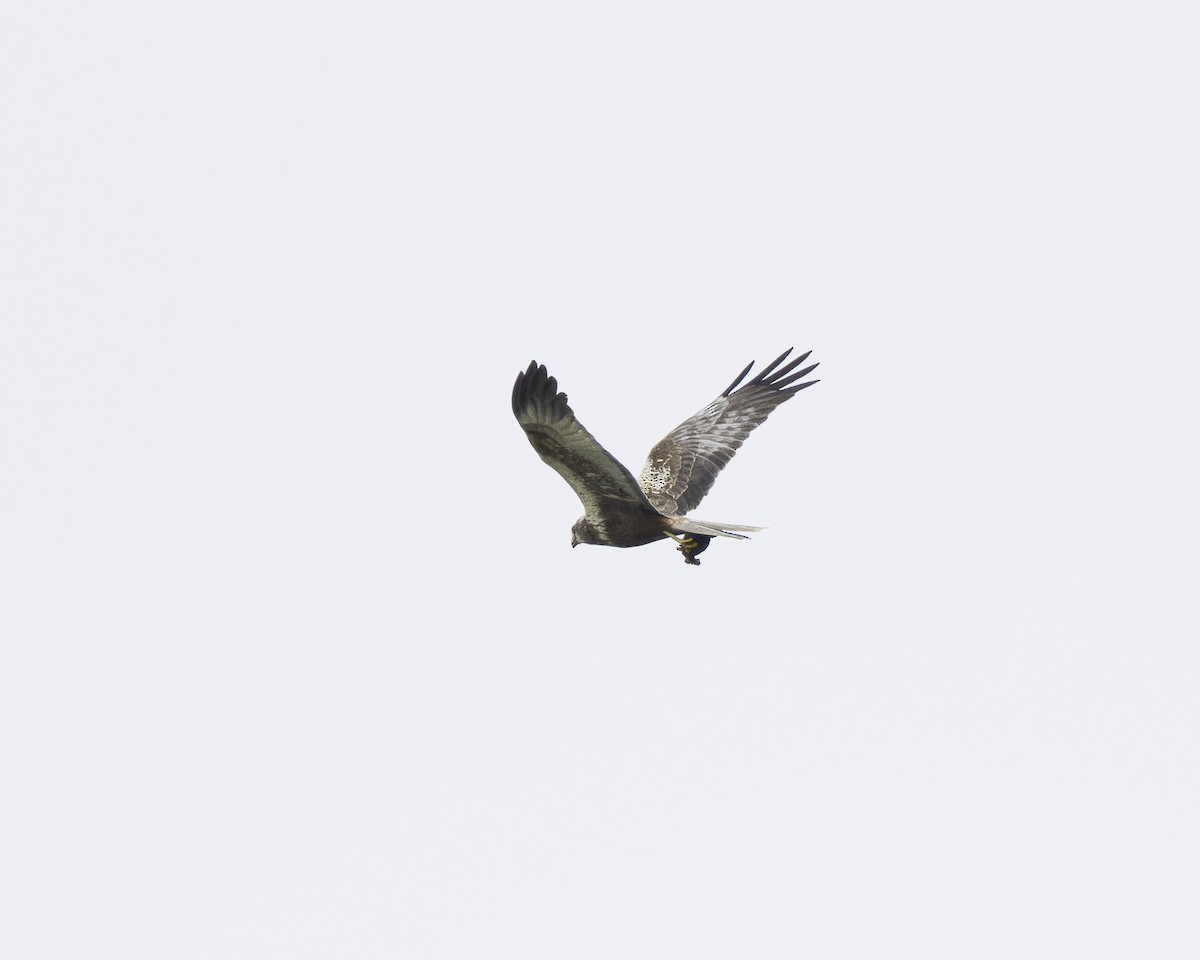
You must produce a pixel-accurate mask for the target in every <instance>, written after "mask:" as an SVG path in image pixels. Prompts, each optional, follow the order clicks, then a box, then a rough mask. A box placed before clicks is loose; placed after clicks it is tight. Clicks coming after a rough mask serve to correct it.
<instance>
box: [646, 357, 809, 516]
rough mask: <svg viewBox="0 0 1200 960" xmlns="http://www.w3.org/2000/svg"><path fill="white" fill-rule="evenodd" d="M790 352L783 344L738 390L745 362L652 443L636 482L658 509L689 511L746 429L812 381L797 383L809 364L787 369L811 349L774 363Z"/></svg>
mask: <svg viewBox="0 0 1200 960" xmlns="http://www.w3.org/2000/svg"><path fill="white" fill-rule="evenodd" d="M791 352H792V351H791V348H790V347H789V348H788V349H787V350H786V351H784V353H783V354H782V355H780V356H779V357H777V358H776V359H775V360H774V361H772V362H771V363H770V364H768V365H767V367H766V369H764V370H763V371H762V372H761V373H760V374H759V375H758V376H757V377H755V378H754V379H753V380H751V381H750V382H749V383H747V384H746V385H745V386H744V387H742V388H741V389H740V390H738V389H736V388H737V386H738V384H739V383H741V382H742V380H744V379H745V377H746V374H747V373H749V372H750V368H751V367H753V366H754V363H753V362H751V363H749V364H748V365H747V366H746V369H745V370H743V371H742V372H741V373H740V374H738V376H737V379H736V380H734V381H733V383H731V384H730V385H729V386H728V387H727V388H726V389H725V392H724V393H722V394H721V395H720V396H719V397H717V399H716V400H714V401H713V402H712V403H710V404H709V405H708V406H707V407H705V408H704V409H703V410H701V411H700V412H699V413H697V414H696V415H695V416H694V417H690V418H688V419H687V420H685V421H684V422H683V423H681V424H680V425H679V426H677V427H676V428H675V429H674V430H672V431H671V432H670V433H668V434H667V435H666V436H665V437H663V438H662V440H660V441H659V442H658V443H657V444H655V446H654V449H653V450H651V451H650V456H649V457H648V458H647V459H646V465H645V466H644V467H642V474H641V477H640V479H639V482H640V483H641V486H642V489H643V490H645V491H646V496H647V497H649V499H650V502H651V503H652V504H654V506H655V507H656V508H657V509H658V511H659V512H660V513H665V514H668V515H670V516H683V515H684V514H686V513H688V511H690V510H693V509H694V508H695V507H696V505H697V504H698V503H699V502H700V501H701V500H703V499H704V495H705V494H706V493H708V491H709V490H711V489H712V485H713V483H714V482H715V481H716V479H717V474H718V473H720V472H721V468H722V467H724V466H725V464H727V463H728V462H729V461H730V460H732V459H733V455H734V454H735V453H736V452H737V450H738V447H740V446H741V445H742V443H743V442H744V441H745V439H746V437H748V436H749V435H750V431H751V430H753V429H754V428H755V427H757V426H758V425H759V424H760V423H762V422H763V421H764V420H766V419H767V416H768V415H769V414H770V413H771V411H772V410H774V409H775V408H776V407H777V406H779V405H780V404H781V403H783V402H784V401H785V400H789V399H791V398H792V397H793V396H795V395H796V394H797V393H798V392H799V391H801V390H803V389H804V388H805V387H811V386H812V385H813V384H814V383H817V382H818V381H816V380H809V381H806V382H804V383H799V382H797V381H800V380H803V379H804V377H806V376H808V375H809V374H810V373H812V371H813V370H815V369H816V367H817V364H815V363H814V364H812V366H808V367H805V368H804V369H803V370H797V371H796V372H795V373H793V372H792V371H793V370H795V369H796V367H798V366H800V364H802V363H803V362H804V361H805V360H807V359H808V356H809V353H812V351H811V350H810V351H809V352H808V353H806V354H804V355H803V356H800V357H797V358H796V359H795V360H793V361H791V362H790V363H788V364H787V365H786V366H783V367H779V365H780V364H781V363H783V361H784V360H786V359H787V356H788V354H789V353H791ZM776 367H779V369H776Z"/></svg>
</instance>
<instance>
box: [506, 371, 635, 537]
mask: <svg viewBox="0 0 1200 960" xmlns="http://www.w3.org/2000/svg"><path fill="white" fill-rule="evenodd" d="M512 406H513V414H514V415H515V416H516V418H517V422H518V423H519V424H520V425H521V429H522V430H524V431H525V435H526V436H527V437H528V438H529V442H530V443H531V444H532V445H533V449H534V450H536V451H537V454H538V456H539V457H541V458H542V459H543V460H545V461H546V463H548V464H550V466H552V467H553V468H554V469H555V470H557V471H558V473H559V474H560V475H561V476H562V478H563V479H564V480H566V481H567V483H569V484H570V485H571V489H572V490H574V491H575V493H576V495H577V496H578V497H579V499H580V501H581V502H582V503H583V510H584V515H585V516H586V517H588V519H590V520H597V519H599V518H600V517H602V516H603V515H604V514H605V513H607V512H609V511H611V510H613V509H618V510H624V511H634V512H637V513H643V512H645V513H653V512H654V508H653V506H651V504H650V501H649V500H647V499H646V495H645V494H644V493H643V492H642V488H641V487H639V486H638V484H637V481H636V480H634V478H633V474H632V473H630V472H629V471H628V470H627V469H626V468H625V467H624V466H622V465H621V463H620V461H618V460H617V459H616V458H615V457H614V456H613V455H612V454H611V453H609V452H608V451H607V450H605V449H604V448H603V447H602V446H600V444H599V443H597V442H596V438H595V437H593V436H592V435H591V434H590V433H588V432H587V430H586V429H584V427H583V424H581V423H580V422H579V421H578V420H576V419H575V414H574V412H572V410H571V408H570V407H569V406H567V395H566V394H565V393H559V392H558V382H557V381H556V380H555V379H554V377H551V376H549V375H548V374H547V373H546V368H545V367H544V366H539V365H538V363H537V362H536V361H534V362H532V363H530V364H529V369H528V370H525V371H524V372H522V373H519V374H517V381H516V383H514V384H513V395H512Z"/></svg>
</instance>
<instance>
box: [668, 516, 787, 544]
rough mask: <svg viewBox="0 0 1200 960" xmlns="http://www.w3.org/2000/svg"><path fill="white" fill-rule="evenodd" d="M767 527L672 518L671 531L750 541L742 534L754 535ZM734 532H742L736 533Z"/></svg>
mask: <svg viewBox="0 0 1200 960" xmlns="http://www.w3.org/2000/svg"><path fill="white" fill-rule="evenodd" d="M763 529H766V528H765V527H748V526H746V525H745V524H741V523H709V522H706V521H704V520H693V519H691V518H690V517H672V518H671V530H672V532H674V533H698V534H700V535H702V536H706V537H733V538H734V539H735V540H748V539H750V538H749V537H745V536H743V535H742V533H743V532H744V533H753V532H755V531H756V530H763ZM734 531H741V532H737V533H735V532H734Z"/></svg>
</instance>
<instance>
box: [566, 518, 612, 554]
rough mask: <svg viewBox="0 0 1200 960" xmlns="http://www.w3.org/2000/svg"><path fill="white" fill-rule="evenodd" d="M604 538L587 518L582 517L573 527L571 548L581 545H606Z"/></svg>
mask: <svg viewBox="0 0 1200 960" xmlns="http://www.w3.org/2000/svg"><path fill="white" fill-rule="evenodd" d="M604 542H605V541H604V538H603V537H602V536H600V531H599V530H597V529H596V527H595V526H594V525H593V524H592V522H591V521H590V520H588V519H587V518H586V517H580V518H579V519H578V520H576V521H575V524H574V526H572V527H571V546H573V547H577V546H579V545H580V544H581V543H604Z"/></svg>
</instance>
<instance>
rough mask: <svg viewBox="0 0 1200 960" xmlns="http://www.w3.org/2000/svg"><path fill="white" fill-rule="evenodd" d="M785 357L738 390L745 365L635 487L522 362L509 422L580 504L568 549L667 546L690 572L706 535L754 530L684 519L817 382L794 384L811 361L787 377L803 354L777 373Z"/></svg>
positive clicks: (661, 447) (543, 377) (542, 374)
mask: <svg viewBox="0 0 1200 960" xmlns="http://www.w3.org/2000/svg"><path fill="white" fill-rule="evenodd" d="M791 352H792V351H791V349H790V348H789V349H788V350H786V351H785V352H784V353H783V354H781V355H780V356H779V357H777V358H776V359H775V360H774V361H773V362H771V363H770V364H768V365H767V367H766V368H765V369H764V370H763V371H762V372H761V373H759V374H758V376H756V377H755V378H754V379H753V380H751V381H750V382H749V383H747V384H746V385H745V386H742V387H741V388H740V389H739V388H738V385H739V384H740V383H741V382H742V381H743V380H744V379H745V377H746V374H748V373H749V372H750V369H751V367H753V366H754V364H753V362H751V363H750V364H748V365H747V366H746V368H745V369H744V370H742V372H741V373H740V374H738V376H737V377H736V379H734V381H733V383H731V384H730V385H729V386H728V387H726V388H725V390H724V391H723V392H722V393H721V395H720V396H719V397H717V399H716V400H714V401H713V402H712V403H710V404H709V405H708V406H706V407H705V408H704V409H703V410H701V411H700V412H699V413H697V414H695V415H694V416H692V417H689V418H688V419H687V420H685V421H684V422H683V423H681V424H680V425H679V426H678V427H676V428H675V429H674V430H672V431H671V432H670V433H669V434H667V435H666V436H665V437H663V439H662V440H660V441H659V442H658V443H657V444H655V446H654V449H652V450H651V451H650V456H649V458H647V460H646V464H645V466H644V467H643V468H642V472H641V476H640V478H639V479H637V480H635V479H634V477H633V474H631V473H630V472H629V471H628V470H627V469H626V468H625V467H624V466H623V465H622V464H621V463H620V462H619V461H618V460H617V459H616V458H614V457H613V456H612V454H610V453H609V452H608V451H607V450H605V449H604V448H603V447H602V446H600V444H599V443H597V442H596V439H595V437H593V436H592V435H591V434H590V433H588V432H587V430H586V429H585V428H584V427H583V425H582V424H581V423H580V422H579V421H578V420H576V419H575V414H574V412H573V411H572V410H571V408H570V407H569V406H568V405H567V395H566V394H565V393H559V392H558V382H557V381H556V380H555V379H554V377H551V376H550V375H549V374H548V373H547V372H546V368H545V367H544V366H540V365H539V364H538V363H537V362H536V361H533V362H531V363H530V364H529V367H528V369H527V370H525V371H524V372H522V373H519V374H518V375H517V380H516V383H514V384H513V394H512V407H513V414H514V415H515V416H516V418H517V422H518V423H520V425H521V428H522V429H523V430H524V431H525V434H526V436H528V437H529V442H530V443H531V444H532V445H533V449H534V450H536V451H537V453H538V456H540V457H541V458H542V459H543V460H545V461H546V463H548V464H549V465H550V466H551V467H553V468H554V469H555V470H556V471H558V473H559V474H560V475H561V476H562V477H563V479H564V480H566V481H567V483H568V484H570V486H571V489H573V490H574V491H575V493H576V495H577V496H578V497H579V499H580V501H581V502H582V503H583V511H584V512H583V516H582V517H580V518H579V519H578V520H577V521H576V522H575V525H574V526H573V527H572V528H571V533H572V537H571V546H577V545H578V544H580V543H592V544H600V545H603V546H611V547H639V546H642V545H643V544H647V543H653V542H654V541H655V540H662V539H665V538H670V539H673V540H675V541H676V542H677V543H678V544H679V550H680V552H682V553H683V555H684V561H685V562H687V563H690V564H695V565H698V564H699V563H700V561H699V560H697V559H696V558H695V556H696V554H698V553H702V552H703V551H704V550H705V549H706V548H707V547H708V544H709V542H710V541H711V540H712V538H713V537H718V536H720V537H734V538H737V539H746V538H745V537H744V536H743V535H742V533H741V532H739V531H743V532H744V531H753V530H758V529H761V528H759V527H747V526H741V525H735V524H716V523H705V522H703V521H699V520H691V519H688V518H686V517H685V514H687V513H688V512H689V511H690V510H692V509H694V508H695V507H696V505H697V504H699V503H700V501H701V500H702V499H704V496H705V494H707V493H708V491H709V490H711V489H712V485H713V483H714V481H715V480H716V478H717V474H718V473H719V472H720V471H721V468H722V467H724V466H725V465H726V464H727V463H728V462H729V461H730V459H732V457H733V455H734V453H736V452H737V450H738V448H739V447H740V446H741V445H742V443H743V442H745V439H746V437H747V436H749V434H750V432H751V431H752V430H753V429H754V428H755V427H757V426H758V425H759V424H760V423H762V422H763V421H764V420H766V419H767V417H768V416H769V415H770V413H771V411H772V410H774V409H775V408H776V407H777V406H779V405H780V404H781V403H783V402H784V401H786V400H789V399H790V398H791V397H793V396H794V395H795V394H796V393H798V392H799V391H801V390H803V389H804V388H805V387H810V386H812V385H813V384H814V383H817V382H818V381H816V380H808V381H804V382H799V381H802V380H803V378H804V377H806V376H807V375H808V374H809V373H811V372H812V371H813V370H814V369H816V366H817V364H815V363H814V364H812V365H811V366H808V367H805V368H804V369H802V370H798V371H796V372H794V373H793V372H792V371H794V370H795V369H796V367H798V366H799V365H800V364H801V363H803V362H804V361H805V360H806V359H808V356H809V354H808V353H805V354H804V355H803V356H800V357H797V358H796V359H794V360H792V361H791V362H790V363H788V364H786V365H785V366H783V367H780V364H782V363H783V361H784V360H786V359H787V356H788V354H790V353H791ZM810 352H811V351H810ZM777 368H778V369H777Z"/></svg>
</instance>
